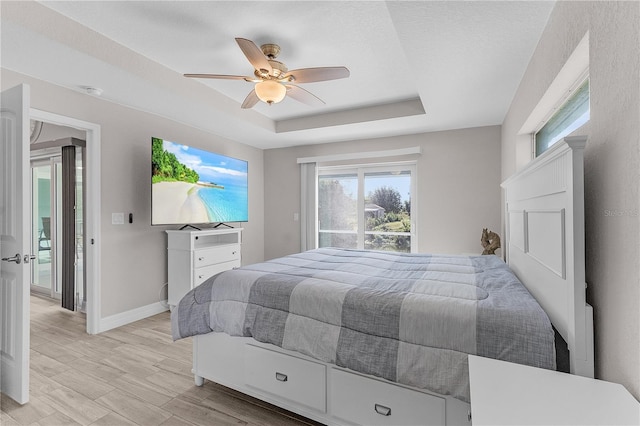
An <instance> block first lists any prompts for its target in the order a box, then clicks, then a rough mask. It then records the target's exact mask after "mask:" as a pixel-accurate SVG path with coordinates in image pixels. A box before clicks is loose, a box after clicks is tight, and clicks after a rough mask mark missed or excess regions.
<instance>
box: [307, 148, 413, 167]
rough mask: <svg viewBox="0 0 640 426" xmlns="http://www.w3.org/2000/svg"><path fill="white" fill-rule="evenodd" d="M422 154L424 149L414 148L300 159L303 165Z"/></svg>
mask: <svg viewBox="0 0 640 426" xmlns="http://www.w3.org/2000/svg"><path fill="white" fill-rule="evenodd" d="M412 154H418V155H420V154H422V148H421V147H419V146H414V147H411V148H400V149H389V150H386V151H369V152H352V153H349V154H335V155H319V156H317V157H301V158H298V164H301V163H323V162H326V161H343V160H361V159H365V158H386V157H398V156H401V155H412Z"/></svg>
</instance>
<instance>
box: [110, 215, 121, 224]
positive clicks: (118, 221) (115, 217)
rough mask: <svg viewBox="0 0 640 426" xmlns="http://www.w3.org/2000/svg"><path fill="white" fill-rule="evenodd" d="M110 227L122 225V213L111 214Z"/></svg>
mask: <svg viewBox="0 0 640 426" xmlns="http://www.w3.org/2000/svg"><path fill="white" fill-rule="evenodd" d="M111 224H112V225H124V213H111Z"/></svg>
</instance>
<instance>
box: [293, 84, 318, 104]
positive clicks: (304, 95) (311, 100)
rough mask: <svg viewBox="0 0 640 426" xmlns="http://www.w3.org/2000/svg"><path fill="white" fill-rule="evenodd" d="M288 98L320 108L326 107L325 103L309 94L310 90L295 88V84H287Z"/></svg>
mask: <svg viewBox="0 0 640 426" xmlns="http://www.w3.org/2000/svg"><path fill="white" fill-rule="evenodd" d="M286 88H287V96H289V97H291V98H292V99H295V100H296V101H298V102H302V103H303V104H307V105H311V106H318V105H324V101H323V100H322V99H320V98H319V97H317V96H316V95H314V94H313V93H311V92H309V91H308V90H305V89H303V88H302V87H300V86H294V85H293V84H287V85H286Z"/></svg>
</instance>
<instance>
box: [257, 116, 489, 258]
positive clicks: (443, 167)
mask: <svg viewBox="0 0 640 426" xmlns="http://www.w3.org/2000/svg"><path fill="white" fill-rule="evenodd" d="M414 146H420V147H422V155H420V156H419V157H417V159H418V161H417V169H418V170H417V174H418V184H417V185H418V186H417V189H418V194H417V198H418V200H417V203H418V205H419V209H420V213H419V219H418V223H417V226H418V244H419V251H420V252H438V253H454V254H460V253H480V252H482V246H481V245H480V236H481V233H482V228H484V227H488V228H490V229H493V230H495V231H496V232H497V231H498V230H499V227H500V168H499V167H500V166H499V165H500V127H499V126H491V127H481V128H473V129H462V130H454V131H446V132H433V133H425V134H419V135H409V136H397V137H390V138H380V139H369V140H362V141H350V142H340V143H334V144H321V145H311V146H298V147H293V148H280V149H271V150H266V151H265V153H264V167H265V186H264V188H265V224H266V226H265V241H266V245H265V258H267V259H271V258H274V257H278V256H283V255H286V254H291V253H297V252H299V251H300V222H296V221H294V213H297V212H300V166H299V165H298V164H297V162H296V160H297V158H299V157H312V156H320V155H334V154H345V153H354V152H355V153H358V152H365V151H383V150H390V149H399V148H408V147H414ZM371 162H373V163H375V162H380V160H379V159H373V160H371Z"/></svg>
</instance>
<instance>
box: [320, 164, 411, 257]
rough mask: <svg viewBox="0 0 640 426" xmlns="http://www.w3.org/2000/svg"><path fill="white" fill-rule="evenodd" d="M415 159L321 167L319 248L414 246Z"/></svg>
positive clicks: (404, 249)
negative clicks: (394, 162)
mask: <svg viewBox="0 0 640 426" xmlns="http://www.w3.org/2000/svg"><path fill="white" fill-rule="evenodd" d="M414 179H415V163H405V164H388V165H361V166H353V167H343V166H340V167H319V168H318V179H317V220H318V240H317V241H318V247H341V248H353V249H366V250H390V251H401V252H411V251H416V250H417V249H416V246H417V244H416V241H415V238H413V235H414V232H415V224H414V220H413V217H417V212H416V206H415V205H412V200H415V197H413V196H412V195H413V192H414V191H415V184H414Z"/></svg>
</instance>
